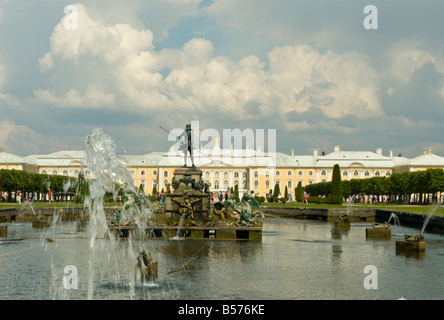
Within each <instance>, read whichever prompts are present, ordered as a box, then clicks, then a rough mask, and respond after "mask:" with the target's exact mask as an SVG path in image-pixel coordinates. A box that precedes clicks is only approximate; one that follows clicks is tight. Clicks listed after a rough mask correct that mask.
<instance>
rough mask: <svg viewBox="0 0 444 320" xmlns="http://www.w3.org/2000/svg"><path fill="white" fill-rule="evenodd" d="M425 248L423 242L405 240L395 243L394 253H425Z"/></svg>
mask: <svg viewBox="0 0 444 320" xmlns="http://www.w3.org/2000/svg"><path fill="white" fill-rule="evenodd" d="M425 247H426V244H425V242H424V241H407V240H397V241H396V251H412V252H422V251H425Z"/></svg>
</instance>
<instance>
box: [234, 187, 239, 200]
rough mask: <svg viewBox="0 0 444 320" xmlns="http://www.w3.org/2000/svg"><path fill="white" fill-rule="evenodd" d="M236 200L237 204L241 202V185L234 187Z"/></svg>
mask: <svg viewBox="0 0 444 320" xmlns="http://www.w3.org/2000/svg"><path fill="white" fill-rule="evenodd" d="M234 199H235V200H236V202H237V203H239V202H240V198H239V185H237V184H236V185H235V186H234Z"/></svg>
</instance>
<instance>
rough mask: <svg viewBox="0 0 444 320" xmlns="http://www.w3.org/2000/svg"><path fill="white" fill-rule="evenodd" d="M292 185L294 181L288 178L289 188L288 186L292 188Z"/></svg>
mask: <svg viewBox="0 0 444 320" xmlns="http://www.w3.org/2000/svg"><path fill="white" fill-rule="evenodd" d="M292 187H293V181H291V180H288V181H287V188H288V189H291V188H292Z"/></svg>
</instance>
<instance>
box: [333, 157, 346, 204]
mask: <svg viewBox="0 0 444 320" xmlns="http://www.w3.org/2000/svg"><path fill="white" fill-rule="evenodd" d="M342 196H343V194H342V184H341V170H340V168H339V165H338V164H335V165H334V167H333V177H332V180H331V199H330V201H331V203H336V204H341V203H342Z"/></svg>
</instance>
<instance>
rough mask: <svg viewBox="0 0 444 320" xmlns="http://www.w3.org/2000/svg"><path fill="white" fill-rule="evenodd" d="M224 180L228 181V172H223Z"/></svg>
mask: <svg viewBox="0 0 444 320" xmlns="http://www.w3.org/2000/svg"><path fill="white" fill-rule="evenodd" d="M224 179H228V172H226V171H225V172H224Z"/></svg>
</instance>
